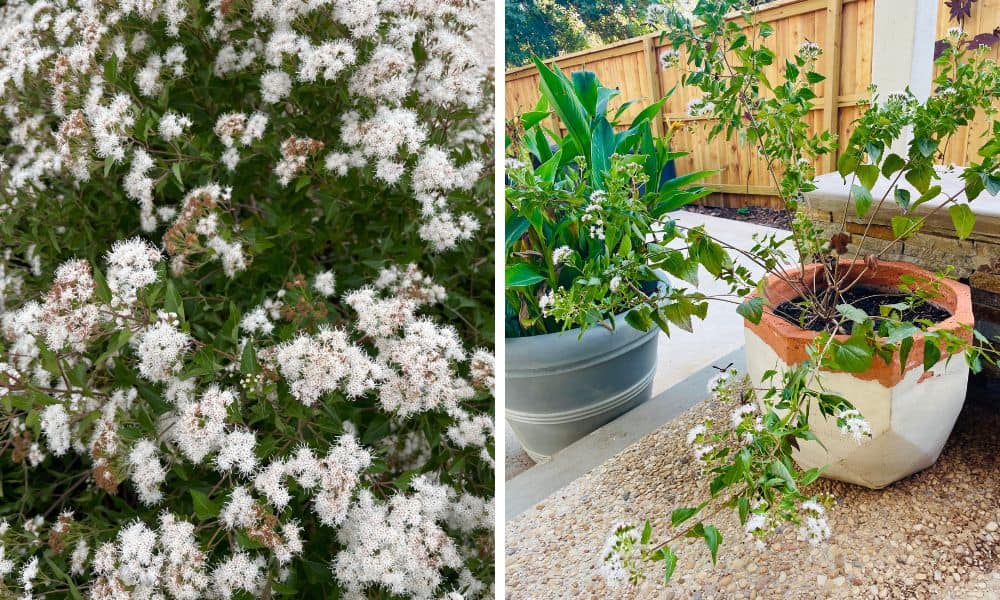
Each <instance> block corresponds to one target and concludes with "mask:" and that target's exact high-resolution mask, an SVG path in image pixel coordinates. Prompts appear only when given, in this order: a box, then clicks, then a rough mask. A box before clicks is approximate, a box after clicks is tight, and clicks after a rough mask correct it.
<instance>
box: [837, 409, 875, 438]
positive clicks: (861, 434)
mask: <svg viewBox="0 0 1000 600" xmlns="http://www.w3.org/2000/svg"><path fill="white" fill-rule="evenodd" d="M833 416H834V418H835V419H837V427H838V428H839V429H840V432H841V433H842V434H844V435H849V436H851V437H852V438H854V441H855V442H857V443H859V444H860V443H861V441H862V440H863V439H864V438H866V437H871V435H872V427H871V424H870V423H868V421H867V420H865V418H864V417H863V416H862V415H861V412H860V411H858V410H855V409H853V408H852V409H848V410H837V411H836V412H835V413H834V415H833Z"/></svg>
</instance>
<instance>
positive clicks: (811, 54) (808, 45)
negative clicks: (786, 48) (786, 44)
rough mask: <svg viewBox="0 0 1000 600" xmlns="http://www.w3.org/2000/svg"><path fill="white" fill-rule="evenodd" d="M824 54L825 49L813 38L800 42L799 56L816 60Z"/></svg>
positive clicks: (808, 59)
mask: <svg viewBox="0 0 1000 600" xmlns="http://www.w3.org/2000/svg"><path fill="white" fill-rule="evenodd" d="M822 54H823V49H822V48H820V46H819V44H817V43H816V42H813V41H811V40H804V41H803V42H802V43H801V44H799V56H801V57H802V58H803V59H805V60H807V61H814V60H816V59H818V58H819V57H820V55H822Z"/></svg>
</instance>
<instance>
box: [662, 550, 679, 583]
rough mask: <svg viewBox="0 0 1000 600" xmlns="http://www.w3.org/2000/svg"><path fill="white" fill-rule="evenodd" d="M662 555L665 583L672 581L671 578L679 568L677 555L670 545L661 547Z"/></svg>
mask: <svg viewBox="0 0 1000 600" xmlns="http://www.w3.org/2000/svg"><path fill="white" fill-rule="evenodd" d="M660 557H661V558H662V559H663V583H670V578H671V577H673V575H674V570H676V569H677V555H676V554H674V551H673V550H671V549H670V548H669V547H668V546H664V547H663V548H661V549H660Z"/></svg>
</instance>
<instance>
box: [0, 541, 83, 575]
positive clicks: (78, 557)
mask: <svg viewBox="0 0 1000 600" xmlns="http://www.w3.org/2000/svg"><path fill="white" fill-rule="evenodd" d="M0 556H2V553H0ZM89 557H90V545H89V544H87V540H85V539H83V538H81V539H80V541H79V542H77V543H76V547H75V548H73V554H72V556H70V568H69V572H70V573H72V574H73V575H76V576H78V577H79V576H80V575H83V573H84V569H86V568H87V558H89ZM2 577H3V574H2V569H0V578H2Z"/></svg>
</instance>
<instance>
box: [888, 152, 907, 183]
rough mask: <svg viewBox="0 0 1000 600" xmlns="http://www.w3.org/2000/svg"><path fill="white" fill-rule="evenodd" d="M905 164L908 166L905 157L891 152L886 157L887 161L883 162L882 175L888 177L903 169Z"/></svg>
mask: <svg viewBox="0 0 1000 600" xmlns="http://www.w3.org/2000/svg"><path fill="white" fill-rule="evenodd" d="M904 166H906V161H905V160H903V157H901V156H900V155H898V154H890V155H889V156H886V157H885V162H883V163H882V175H884V176H885V178H886V179H888V178H889V177H891V176H892V174H893V173H895V172H896V171H898V170H900V169H902V168H903V167H904Z"/></svg>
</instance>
